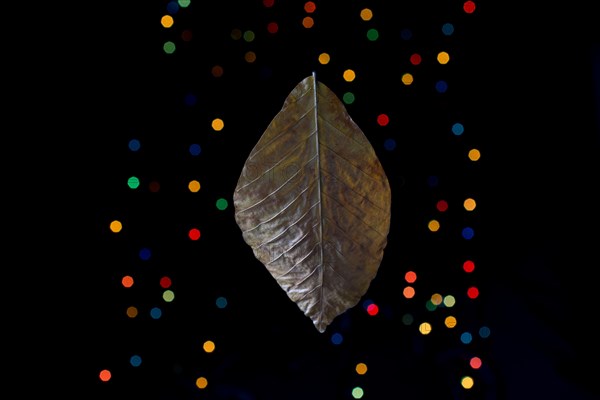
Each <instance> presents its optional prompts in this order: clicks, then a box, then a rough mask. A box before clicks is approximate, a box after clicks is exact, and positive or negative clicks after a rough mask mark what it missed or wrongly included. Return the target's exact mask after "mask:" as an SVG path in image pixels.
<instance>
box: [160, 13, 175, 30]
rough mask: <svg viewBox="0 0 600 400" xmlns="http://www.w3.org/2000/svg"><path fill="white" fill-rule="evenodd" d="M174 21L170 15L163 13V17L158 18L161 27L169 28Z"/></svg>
mask: <svg viewBox="0 0 600 400" xmlns="http://www.w3.org/2000/svg"><path fill="white" fill-rule="evenodd" d="M174 23H175V20H173V17H171V16H170V15H163V17H162V18H161V19H160V24H161V25H162V26H163V28H170V27H172V26H173V24H174Z"/></svg>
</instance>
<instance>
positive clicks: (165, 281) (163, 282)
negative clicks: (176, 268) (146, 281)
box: [158, 276, 173, 289]
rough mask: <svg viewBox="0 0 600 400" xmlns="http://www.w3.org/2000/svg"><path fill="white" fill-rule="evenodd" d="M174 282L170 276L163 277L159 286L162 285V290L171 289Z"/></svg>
mask: <svg viewBox="0 0 600 400" xmlns="http://www.w3.org/2000/svg"><path fill="white" fill-rule="evenodd" d="M172 283H173V282H172V281H171V278H169V277H168V276H163V277H162V278H160V280H159V281H158V284H159V285H160V287H161V288H163V289H167V288H169V287H171V284H172Z"/></svg>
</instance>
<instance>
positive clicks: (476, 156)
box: [469, 149, 481, 161]
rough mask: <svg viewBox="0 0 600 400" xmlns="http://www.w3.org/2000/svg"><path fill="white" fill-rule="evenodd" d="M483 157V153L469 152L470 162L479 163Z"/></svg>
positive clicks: (473, 150) (474, 150) (472, 150)
mask: <svg viewBox="0 0 600 400" xmlns="http://www.w3.org/2000/svg"><path fill="white" fill-rule="evenodd" d="M480 157H481V153H480V152H479V150H477V149H471V150H469V160H471V161H477V160H479V158H480Z"/></svg>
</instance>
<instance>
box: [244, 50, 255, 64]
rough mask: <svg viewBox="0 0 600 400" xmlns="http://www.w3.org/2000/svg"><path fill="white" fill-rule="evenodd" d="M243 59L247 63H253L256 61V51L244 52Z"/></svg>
mask: <svg viewBox="0 0 600 400" xmlns="http://www.w3.org/2000/svg"><path fill="white" fill-rule="evenodd" d="M244 60H246V62H248V63H253V62H254V61H256V53H255V52H253V51H248V52H247V53H246V54H244Z"/></svg>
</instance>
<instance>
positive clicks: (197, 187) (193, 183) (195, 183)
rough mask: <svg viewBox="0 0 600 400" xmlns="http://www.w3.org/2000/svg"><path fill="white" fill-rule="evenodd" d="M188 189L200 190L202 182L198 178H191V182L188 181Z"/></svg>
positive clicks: (192, 190) (194, 191) (191, 190)
mask: <svg viewBox="0 0 600 400" xmlns="http://www.w3.org/2000/svg"><path fill="white" fill-rule="evenodd" d="M188 189H189V190H190V192H192V193H197V192H199V191H200V182H198V181H197V180H191V181H190V183H188Z"/></svg>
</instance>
